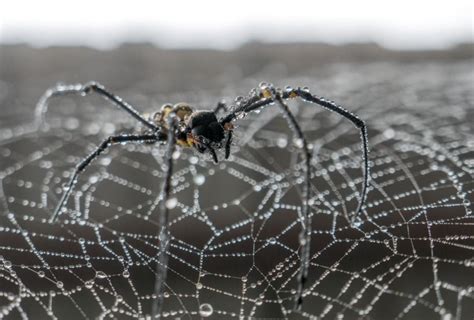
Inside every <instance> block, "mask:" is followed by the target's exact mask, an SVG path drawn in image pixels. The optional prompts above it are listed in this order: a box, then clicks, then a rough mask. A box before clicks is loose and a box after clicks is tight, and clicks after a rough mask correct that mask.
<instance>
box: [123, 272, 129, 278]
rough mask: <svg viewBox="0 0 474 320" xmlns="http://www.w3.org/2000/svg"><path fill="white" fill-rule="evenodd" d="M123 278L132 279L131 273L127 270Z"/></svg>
mask: <svg viewBox="0 0 474 320" xmlns="http://www.w3.org/2000/svg"><path fill="white" fill-rule="evenodd" d="M122 277H124V278H126V279H127V278H129V277H130V272H129V271H128V270H125V271H124V272H122Z"/></svg>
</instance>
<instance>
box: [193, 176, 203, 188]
mask: <svg viewBox="0 0 474 320" xmlns="http://www.w3.org/2000/svg"><path fill="white" fill-rule="evenodd" d="M205 181H206V177H205V176H204V175H202V174H197V175H195V176H194V183H195V184H196V185H198V186H201V185H203V184H204V182H205Z"/></svg>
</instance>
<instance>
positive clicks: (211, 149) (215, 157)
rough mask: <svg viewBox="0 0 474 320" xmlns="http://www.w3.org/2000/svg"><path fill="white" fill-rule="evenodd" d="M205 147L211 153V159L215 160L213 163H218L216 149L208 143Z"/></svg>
mask: <svg viewBox="0 0 474 320" xmlns="http://www.w3.org/2000/svg"><path fill="white" fill-rule="evenodd" d="M207 149H208V150H209V152H210V153H211V155H212V159H213V160H214V162H215V163H219V159H218V158H217V153H216V150H214V148H213V147H211V146H210V145H207Z"/></svg>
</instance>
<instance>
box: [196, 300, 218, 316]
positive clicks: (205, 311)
mask: <svg viewBox="0 0 474 320" xmlns="http://www.w3.org/2000/svg"><path fill="white" fill-rule="evenodd" d="M213 312H214V309H213V308H212V306H211V305H210V304H209V303H203V304H201V305H200V306H199V315H200V316H201V317H210V316H211V315H212V313H213Z"/></svg>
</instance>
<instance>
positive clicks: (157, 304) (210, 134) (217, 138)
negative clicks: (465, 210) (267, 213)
mask: <svg viewBox="0 0 474 320" xmlns="http://www.w3.org/2000/svg"><path fill="white" fill-rule="evenodd" d="M91 92H95V93H97V94H99V95H101V96H102V97H104V98H106V99H108V100H110V101H112V102H113V103H114V104H115V105H117V106H118V107H119V108H121V109H122V110H124V111H125V112H127V113H128V114H129V115H131V116H132V117H133V118H135V119H136V120H138V121H139V122H140V123H141V124H142V125H143V126H144V127H145V128H146V129H145V130H144V131H142V132H141V133H139V134H118V135H112V136H110V137H108V138H107V139H105V140H104V141H103V142H102V143H101V144H100V145H99V146H98V147H97V148H96V150H95V151H94V152H92V153H91V154H89V155H88V156H87V157H85V158H84V159H83V160H82V161H81V162H80V163H79V164H78V165H77V167H76V169H75V170H74V172H73V174H72V176H71V177H70V180H69V184H68V185H67V187H66V190H65V192H64V193H63V195H62V197H61V200H60V201H59V204H58V205H57V207H56V209H55V211H54V213H53V215H52V216H51V218H50V221H51V222H55V221H56V219H57V217H58V216H59V215H60V213H62V212H63V211H64V210H63V209H64V206H65V205H66V203H67V201H68V199H69V196H70V195H71V193H72V190H73V188H74V186H75V185H76V183H77V181H78V179H77V178H78V176H79V175H80V174H81V173H82V172H83V171H84V170H85V169H86V168H87V167H88V166H89V164H90V163H91V162H92V161H93V160H94V159H96V158H97V157H98V156H99V155H100V154H101V153H102V152H104V151H105V150H106V149H107V148H108V147H110V146H111V145H113V144H116V143H121V144H125V143H131V142H135V143H162V144H164V143H166V153H165V157H164V159H163V161H164V163H163V164H164V165H163V168H164V171H165V174H164V182H163V188H162V196H161V198H160V214H159V217H158V218H159V219H158V220H159V221H158V222H159V226H160V228H161V231H160V239H161V241H160V252H161V253H160V254H159V261H158V269H159V271H158V276H157V278H156V285H155V294H156V296H157V299H156V300H155V301H154V304H153V315H154V317H158V316H159V315H160V309H161V304H162V297H163V295H162V294H161V293H162V290H163V286H164V282H165V281H166V271H167V254H166V252H167V251H168V249H167V246H169V241H167V238H168V236H167V235H168V233H169V231H168V230H167V226H168V209H169V208H168V206H167V202H168V199H169V195H170V193H171V176H172V173H173V163H174V149H175V145H176V144H177V145H179V146H181V147H194V148H195V149H196V150H197V151H198V152H200V153H204V152H205V151H206V150H208V151H209V152H210V153H211V155H212V157H213V159H214V162H218V158H217V154H216V152H215V149H218V148H222V147H224V148H225V158H226V159H227V158H228V157H229V155H230V147H231V144H232V132H233V130H234V125H233V123H234V122H235V121H238V120H240V119H242V118H245V117H247V115H249V114H251V113H252V111H255V110H258V109H261V108H264V107H267V106H271V105H274V104H276V105H277V106H278V107H279V111H280V112H281V113H282V114H283V115H284V116H285V117H286V119H287V121H288V124H289V126H290V128H291V129H292V131H293V134H294V135H295V137H296V138H298V139H299V140H300V141H302V144H301V148H300V149H301V151H302V152H301V153H302V155H303V163H302V164H303V165H302V168H304V171H305V179H304V181H303V183H301V184H302V198H303V200H302V203H303V205H302V212H301V213H302V216H303V218H302V219H301V231H300V243H301V248H300V251H301V256H300V260H301V267H300V270H299V272H298V277H297V278H298V292H297V295H296V297H295V302H296V303H295V307H296V308H299V307H300V306H301V304H302V301H303V290H304V284H305V281H306V279H307V276H308V268H309V262H310V250H309V249H310V248H309V245H310V242H311V241H310V240H311V217H310V215H309V212H310V197H311V184H310V178H311V157H312V154H311V152H310V149H309V148H308V144H307V141H306V138H305V135H304V134H303V131H302V129H301V127H300V125H299V123H298V121H297V119H296V118H295V117H294V116H293V114H292V112H291V111H290V109H289V107H288V106H287V105H286V103H285V100H288V99H293V98H298V97H299V98H300V99H301V100H304V101H306V102H309V103H312V104H315V105H319V106H321V107H323V108H326V109H328V110H330V111H332V112H335V113H337V114H339V115H341V116H342V117H344V118H346V119H348V120H349V121H351V122H352V123H353V124H354V126H355V127H356V128H358V129H359V130H360V133H361V138H362V156H363V160H364V180H363V185H362V192H361V195H360V199H359V205H358V208H357V211H356V214H355V215H354V216H353V217H352V219H354V218H355V216H356V215H357V214H360V213H361V211H362V206H363V204H364V201H365V198H366V193H367V187H368V183H369V179H368V178H369V162H368V159H367V157H368V142H367V129H366V126H365V123H364V121H362V120H361V119H360V118H359V117H357V116H356V115H355V114H353V113H351V112H349V111H347V110H346V109H344V108H343V107H341V106H339V105H337V104H336V103H334V102H332V101H330V100H327V99H324V98H322V97H319V96H317V95H314V94H312V93H310V92H309V90H308V89H307V88H306V87H303V88H300V87H298V88H291V87H286V88H285V89H284V90H282V89H278V88H275V87H273V85H271V84H267V83H261V84H260V85H259V87H258V88H256V89H252V90H251V91H250V94H249V95H248V96H247V97H238V98H236V100H235V104H234V105H232V106H231V108H230V109H231V111H230V112H228V113H227V114H226V115H224V116H223V118H221V119H219V120H218V119H217V116H216V113H217V111H218V110H220V109H221V108H222V109H224V110H226V109H227V107H226V106H225V104H223V103H218V105H217V107H216V108H215V109H214V111H212V110H211V111H195V110H194V109H193V108H191V107H190V106H189V105H188V104H186V103H178V104H175V105H171V104H165V105H164V106H163V107H162V108H161V109H160V110H159V111H158V112H156V113H154V114H153V115H152V116H150V117H145V116H143V115H142V114H140V113H139V112H138V111H137V110H135V108H133V107H132V106H131V105H130V104H128V103H127V102H125V101H124V100H123V99H122V98H120V97H118V96H116V95H114V94H112V93H111V92H109V91H108V90H106V89H105V88H104V87H103V86H102V85H100V84H98V83H96V82H91V83H88V84H85V85H82V84H76V85H58V86H56V87H54V88H51V89H49V90H47V91H46V93H45V94H44V95H43V96H42V97H41V99H40V101H39V102H38V105H37V108H36V116H37V119H39V122H41V119H42V118H43V115H44V113H45V112H46V110H47V106H48V104H47V102H48V100H49V99H50V98H51V97H54V96H63V95H67V94H80V95H85V94H87V93H91ZM347 219H348V220H351V219H350V217H349V216H347ZM168 240H169V239H168Z"/></svg>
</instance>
